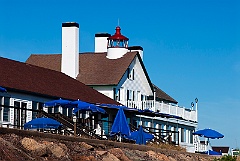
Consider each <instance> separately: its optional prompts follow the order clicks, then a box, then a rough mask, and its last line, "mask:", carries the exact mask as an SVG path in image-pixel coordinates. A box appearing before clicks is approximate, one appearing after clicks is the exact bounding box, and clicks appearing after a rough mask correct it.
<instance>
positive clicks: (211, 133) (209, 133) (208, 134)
mask: <svg viewBox="0 0 240 161" xmlns="http://www.w3.org/2000/svg"><path fill="white" fill-rule="evenodd" d="M193 135H198V136H203V137H205V138H208V143H209V138H210V139H219V138H223V137H224V135H223V134H221V133H219V132H217V131H215V130H213V129H203V130H198V131H196V132H194V133H193ZM208 145H209V144H207V146H208ZM210 152H211V151H209V150H208V151H207V153H208V155H210Z"/></svg>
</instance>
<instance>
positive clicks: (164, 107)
mask: <svg viewBox="0 0 240 161" xmlns="http://www.w3.org/2000/svg"><path fill="white" fill-rule="evenodd" d="M119 102H120V103H121V104H123V105H125V106H127V107H129V108H136V109H139V110H144V109H149V110H152V111H154V112H160V113H165V114H170V115H174V116H178V117H182V118H183V119H185V120H190V121H197V112H196V110H192V109H187V108H185V107H180V106H178V105H175V104H168V103H164V102H157V101H154V100H147V101H119Z"/></svg>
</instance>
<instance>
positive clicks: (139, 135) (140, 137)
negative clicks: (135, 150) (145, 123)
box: [129, 126, 154, 145]
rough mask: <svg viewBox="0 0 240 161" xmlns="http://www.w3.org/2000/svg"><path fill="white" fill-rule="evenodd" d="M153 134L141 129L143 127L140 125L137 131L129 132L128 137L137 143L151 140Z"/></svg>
mask: <svg viewBox="0 0 240 161" xmlns="http://www.w3.org/2000/svg"><path fill="white" fill-rule="evenodd" d="M153 138H154V136H153V135H152V134H149V133H147V132H145V131H144V130H143V127H142V126H140V127H139V129H138V131H134V132H131V136H130V137H129V139H132V140H135V141H136V143H137V144H144V145H146V142H147V141H149V140H152V139H153Z"/></svg>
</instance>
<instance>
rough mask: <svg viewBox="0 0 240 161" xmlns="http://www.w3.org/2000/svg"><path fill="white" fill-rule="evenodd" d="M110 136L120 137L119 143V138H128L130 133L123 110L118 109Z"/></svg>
mask: <svg viewBox="0 0 240 161" xmlns="http://www.w3.org/2000/svg"><path fill="white" fill-rule="evenodd" d="M110 134H111V135H120V141H121V136H122V135H125V136H130V135H131V131H130V128H129V125H128V122H127V119H126V116H125V114H124V111H123V108H119V110H118V113H117V116H116V117H115V119H114V122H113V125H112V129H111V133H110Z"/></svg>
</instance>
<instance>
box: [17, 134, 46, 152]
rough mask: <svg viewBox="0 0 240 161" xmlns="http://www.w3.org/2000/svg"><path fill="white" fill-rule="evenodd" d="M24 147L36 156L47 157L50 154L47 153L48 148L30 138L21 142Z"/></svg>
mask: <svg viewBox="0 0 240 161" xmlns="http://www.w3.org/2000/svg"><path fill="white" fill-rule="evenodd" d="M20 142H21V144H22V146H23V147H24V148H25V149H26V150H27V151H30V153H32V154H33V155H36V156H47V155H48V154H49V153H48V151H47V146H46V145H44V144H39V143H38V142H37V141H35V140H34V139H30V138H26V137H25V138H23V139H22V140H21V141H20Z"/></svg>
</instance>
